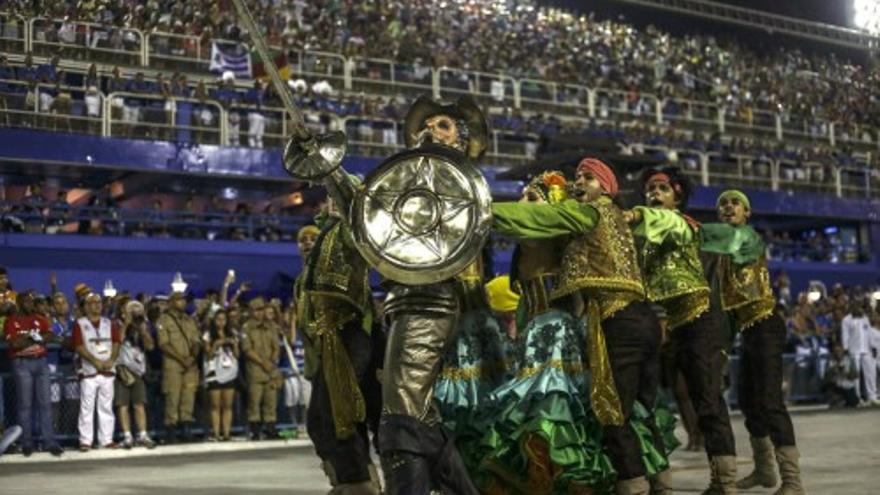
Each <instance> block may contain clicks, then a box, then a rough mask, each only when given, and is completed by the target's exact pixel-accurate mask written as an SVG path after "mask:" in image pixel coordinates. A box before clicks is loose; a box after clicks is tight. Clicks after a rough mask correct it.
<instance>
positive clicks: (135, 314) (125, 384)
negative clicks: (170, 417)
mask: <svg viewBox="0 0 880 495" xmlns="http://www.w3.org/2000/svg"><path fill="white" fill-rule="evenodd" d="M120 327H121V328H122V346H121V348H120V350H119V359H117V360H116V384H115V386H114V389H115V394H114V395H115V398H114V400H113V403H114V405H115V406H116V416H117V417H118V418H119V423H120V425H121V426H122V437H123V438H122V446H123V447H125V448H126V449H130V448H132V446H134V445H135V444H137V445H139V446H142V447H146V448H148V449H152V448H154V447H155V446H156V444H155V442H153V440H152V439H150V436H149V435H148V434H147V412H146V408H145V405H146V403H147V388H146V384H145V383H144V374H145V373H146V372H147V356H146V354H147V352H150V351H152V350H153V349H154V348H155V343H154V342H153V337H152V336H151V335H150V330H149V327H148V323H147V317H146V311H145V309H144V305H143V304H141V303H140V302H138V301H129V302H128V303H126V304H125V306H124V307H123V311H122V323H121V325H120ZM129 405H131V406H133V407H134V421H135V424H136V426H137V429H138V438H137V442H135V441H134V438H133V437H132V434H131V417H130V416H129Z"/></svg>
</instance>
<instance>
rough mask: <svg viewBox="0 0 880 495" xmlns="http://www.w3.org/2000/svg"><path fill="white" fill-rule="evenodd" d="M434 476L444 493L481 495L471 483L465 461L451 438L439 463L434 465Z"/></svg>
mask: <svg viewBox="0 0 880 495" xmlns="http://www.w3.org/2000/svg"><path fill="white" fill-rule="evenodd" d="M445 433H446V432H444V434H445ZM444 436H445V435H444ZM433 474H434V480H435V481H436V482H437V484H438V485H439V486H440V488H441V492H442V493H455V494H457V495H479V493H480V492H478V491H477V488H476V487H475V486H474V483H473V482H472V481H471V477H470V475H469V474H468V472H467V468H466V467H465V466H464V460H462V458H461V455H460V454H459V453H458V449H457V448H455V441H454V440H453V438H452V437H451V436H450V437H447V439H446V444H445V445H444V446H443V451H442V452H441V454H440V457H439V459H437V462H436V463H434V471H433Z"/></svg>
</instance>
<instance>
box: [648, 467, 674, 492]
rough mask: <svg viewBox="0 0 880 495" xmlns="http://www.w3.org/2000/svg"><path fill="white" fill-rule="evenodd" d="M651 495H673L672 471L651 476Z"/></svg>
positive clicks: (667, 470)
mask: <svg viewBox="0 0 880 495" xmlns="http://www.w3.org/2000/svg"><path fill="white" fill-rule="evenodd" d="M648 481H649V482H650V483H651V495H672V471H670V470H669V469H666V470H664V471H660V472H659V473H657V474H655V475H653V476H649V477H648Z"/></svg>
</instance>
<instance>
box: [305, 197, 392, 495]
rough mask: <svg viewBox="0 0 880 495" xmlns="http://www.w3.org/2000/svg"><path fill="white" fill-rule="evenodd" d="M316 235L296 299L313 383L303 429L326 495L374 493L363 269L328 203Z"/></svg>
mask: <svg viewBox="0 0 880 495" xmlns="http://www.w3.org/2000/svg"><path fill="white" fill-rule="evenodd" d="M319 225H320V227H321V231H320V234H318V237H317V239H316V241H315V243H314V246H308V248H309V249H308V252H307V253H305V257H304V259H303V271H302V273H301V275H300V276H299V278H298V279H297V283H296V288H295V296H296V301H297V303H296V309H297V326H298V327H299V330H300V331H301V334H302V337H303V343H304V345H305V368H306V369H305V370H304V373H305V377H306V378H307V379H309V380H310V381H311V382H312V397H311V401H310V403H309V407H308V415H307V419H306V425H307V429H308V433H309V437H310V438H311V439H312V442H313V443H314V445H315V451H316V452H317V454H318V456H319V457H320V458H321V460H322V461H323V465H322V467H323V468H324V472H325V473H326V474H327V477H328V478H329V479H330V484H331V485H332V486H333V490H331V491H330V493H331V494H353V495H354V494H364V495H367V494H378V493H380V491H381V489H380V485H379V475H378V472H377V470H376V469H375V466H374V465H373V463H372V461H371V460H370V444H369V436H368V431H367V426H366V420H367V418H366V415H367V409H366V405H365V400H364V395H365V394H364V391H363V390H362V387H364V386H372V387H378V386H379V383H378V382H377V380H376V377H375V370H371V369H370V356H371V338H370V332H371V330H372V319H373V309H372V298H371V292H370V284H369V278H368V274H367V268H368V267H367V264H366V262H365V261H364V259H363V258H362V257H361V256H360V255H359V254H358V252H357V250H356V249H355V248H354V246H353V244H352V242H353V241H352V239H351V233H350V231H349V229H348V227H347V225H346V224H345V222H343V221H342V219H341V218H340V217H339V215H338V212H337V210H336V208H335V207H334V206H333V201H332V200H330V201H328V208H327V212H326V214H325V215H321V216H320V217H319Z"/></svg>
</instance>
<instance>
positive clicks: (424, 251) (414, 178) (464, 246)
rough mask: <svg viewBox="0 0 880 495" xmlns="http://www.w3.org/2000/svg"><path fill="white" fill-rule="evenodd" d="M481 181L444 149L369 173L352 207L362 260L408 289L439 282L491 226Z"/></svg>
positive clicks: (405, 156)
mask: <svg viewBox="0 0 880 495" xmlns="http://www.w3.org/2000/svg"><path fill="white" fill-rule="evenodd" d="M491 202H492V197H491V194H490V192H489V185H488V184H487V183H486V179H485V178H484V177H483V175H482V174H481V173H480V172H479V170H477V168H476V167H475V166H474V165H473V164H472V163H471V162H470V161H469V160H468V159H467V158H465V156H464V155H463V154H462V153H460V152H458V151H456V150H454V149H452V148H448V147H445V146H436V145H425V146H422V147H420V148H416V149H413V150H408V151H403V152H401V153H398V154H396V155H394V156H392V157H390V158H388V159H387V160H385V161H384V162H383V163H382V164H381V165H380V166H379V167H378V168H376V169H375V170H374V171H373V172H371V173H370V174H369V175H368V176H367V178H366V180H365V181H364V185H363V188H362V189H361V190H360V191H359V192H358V194H357V195H356V198H355V202H354V205H353V208H352V216H351V220H352V233H353V236H354V240H355V243H356V245H357V246H358V250H359V251H360V253H361V255H363V256H364V258H365V259H366V260H367V261H368V262H369V263H370V264H371V265H372V266H373V267H374V268H375V269H376V270H377V271H378V272H379V273H381V274H382V275H383V276H385V277H387V278H390V279H392V280H395V281H397V282H401V283H404V284H410V285H419V284H430V283H435V282H439V281H442V280H445V279H447V278H449V277H451V276H453V275H455V274H457V273H459V272H460V271H462V270H463V269H464V268H465V267H466V266H467V265H469V264H470V263H471V262H473V261H474V259H475V258H476V257H477V256H478V255H479V254H480V250H481V249H482V246H483V242H484V241H485V240H486V237H487V236H488V234H489V229H490V227H491V221H492V213H491Z"/></svg>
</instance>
